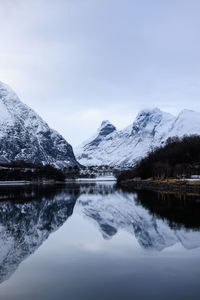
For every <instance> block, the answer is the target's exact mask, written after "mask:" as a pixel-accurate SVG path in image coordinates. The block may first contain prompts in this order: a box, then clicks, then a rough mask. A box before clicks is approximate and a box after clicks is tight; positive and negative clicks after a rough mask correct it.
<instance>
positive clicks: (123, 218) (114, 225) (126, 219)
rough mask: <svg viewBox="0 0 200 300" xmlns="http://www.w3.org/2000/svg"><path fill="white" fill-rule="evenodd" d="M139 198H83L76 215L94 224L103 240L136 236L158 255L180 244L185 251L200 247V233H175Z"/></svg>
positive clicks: (112, 195)
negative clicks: (139, 200)
mask: <svg viewBox="0 0 200 300" xmlns="http://www.w3.org/2000/svg"><path fill="white" fill-rule="evenodd" d="M137 200H138V195H137V193H135V194H130V193H124V192H122V191H118V192H116V191H114V192H113V193H111V192H109V193H104V194H103V193H102V194H100V193H98V194H96V195H95V193H94V191H93V192H92V194H85V195H84V194H82V195H80V197H79V198H78V200H77V203H76V206H75V212H78V213H79V214H81V215H83V216H84V217H86V218H88V219H89V220H90V221H92V222H93V223H94V224H95V225H96V226H97V227H98V229H99V231H100V232H101V234H102V236H103V238H105V239H111V238H112V237H113V236H114V235H116V234H117V233H118V232H119V231H121V230H122V231H125V232H128V233H130V234H131V235H133V236H134V237H135V238H136V239H137V241H138V243H139V245H140V246H141V247H142V248H144V249H151V250H156V251H161V250H164V249H165V248H167V247H170V246H173V245H175V244H177V243H180V244H181V245H182V246H183V247H184V248H185V249H194V248H198V247H200V232H199V231H197V230H196V231H195V230H193V229H187V230H186V229H185V228H184V227H181V226H179V227H178V228H177V229H173V228H172V227H170V226H169V222H168V221H167V220H165V219H161V218H158V217H156V215H153V214H151V213H150V212H149V210H147V209H146V208H145V207H143V206H142V205H140V204H139V203H138V201H137Z"/></svg>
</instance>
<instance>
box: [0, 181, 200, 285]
mask: <svg viewBox="0 0 200 300" xmlns="http://www.w3.org/2000/svg"><path fill="white" fill-rule="evenodd" d="M199 199H200V198H199V197H198V196H184V195H170V194H160V193H155V192H128V191H122V190H118V189H116V187H115V186H113V185H111V184H80V185H76V184H71V185H66V186H25V187H1V188H0V201H1V202H0V282H3V281H4V280H6V279H8V278H9V277H10V275H11V274H12V273H13V272H14V271H15V270H16V269H17V267H18V266H19V264H20V263H21V262H22V261H23V260H24V259H25V258H27V257H29V256H30V255H31V254H32V253H34V252H35V251H36V250H37V249H38V248H39V247H40V246H41V245H42V243H43V242H44V241H45V240H46V239H47V238H48V237H49V235H50V234H51V233H52V232H55V231H56V230H58V229H59V228H60V227H61V226H62V225H63V224H64V223H65V222H66V221H67V219H68V218H69V217H70V216H72V214H73V211H75V212H76V213H77V214H81V215H82V216H84V217H85V218H87V219H88V220H91V221H92V223H93V224H95V226H97V227H98V229H99V231H100V232H101V234H102V236H103V238H105V239H107V240H109V239H112V237H113V236H115V235H117V233H118V232H119V231H121V230H122V231H126V232H128V233H129V234H130V239H131V235H134V236H135V237H136V239H137V241H138V243H139V245H140V246H141V247H142V248H143V249H151V250H155V251H161V250H163V249H165V248H166V247H170V246H172V245H174V244H176V243H181V244H182V246H183V247H184V248H185V249H192V248H197V247H200V232H199V229H200V201H199ZM66 239H67V237H66ZM108 242H109V241H108Z"/></svg>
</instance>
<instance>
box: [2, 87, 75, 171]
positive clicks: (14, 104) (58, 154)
mask: <svg viewBox="0 0 200 300" xmlns="http://www.w3.org/2000/svg"><path fill="white" fill-rule="evenodd" d="M0 156H3V157H5V158H6V159H8V160H20V159H23V160H27V161H31V162H43V163H51V164H54V165H56V166H59V167H64V166H68V165H78V163H77V162H76V159H75V156H74V154H73V150H72V147H71V145H69V144H68V143H67V142H66V140H65V139H64V138H63V137H62V136H61V135H60V134H59V133H57V132H56V131H55V130H53V129H51V128H50V127H49V126H48V124H47V123H46V122H45V121H44V120H43V119H42V118H41V117H40V116H39V115H38V114H37V113H36V112H35V111H34V110H32V109H31V108H30V107H28V106H27V105H26V104H24V103H23V102H21V100H20V99H19V98H18V96H17V95H16V94H15V92H14V91H13V90H12V89H11V88H10V87H9V86H8V85H6V84H4V83H2V82H0Z"/></svg>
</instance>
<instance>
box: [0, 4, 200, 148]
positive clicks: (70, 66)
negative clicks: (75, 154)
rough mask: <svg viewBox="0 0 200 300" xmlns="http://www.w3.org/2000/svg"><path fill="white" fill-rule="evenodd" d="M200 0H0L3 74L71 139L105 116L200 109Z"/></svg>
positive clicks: (126, 120) (122, 120) (126, 119)
mask: <svg viewBox="0 0 200 300" xmlns="http://www.w3.org/2000/svg"><path fill="white" fill-rule="evenodd" d="M199 12H200V1H199V0H56V1H55V0H0V80H1V81H3V82H5V83H7V84H9V85H10V86H11V87H12V88H13V89H14V90H15V91H16V92H17V94H18V95H19V97H20V98H21V100H22V101H23V102H25V103H26V104H28V105H29V106H31V107H32V108H33V109H34V110H36V111H37V112H38V113H39V114H40V115H41V116H42V117H43V118H44V119H45V120H46V121H47V122H48V123H49V125H50V126H51V127H53V128H55V129H56V130H58V131H59V132H60V133H62V134H63V136H64V137H65V138H66V139H67V140H68V141H69V142H70V143H71V144H72V145H73V146H75V145H77V144H79V143H80V142H82V141H83V140H84V139H87V138H88V137H90V135H91V134H93V133H94V132H95V131H96V129H97V127H99V125H100V123H101V121H102V120H104V119H109V120H110V121H111V122H112V123H114V125H116V126H117V127H118V128H122V127H125V126H126V125H129V124H130V123H132V122H133V120H134V118H135V116H136V115H137V113H138V111H139V110H141V109H144V108H151V107H159V108H161V109H163V110H165V111H168V112H171V113H174V114H177V113H178V112H179V111H180V110H181V109H183V108H190V109H194V110H198V111H200V17H199Z"/></svg>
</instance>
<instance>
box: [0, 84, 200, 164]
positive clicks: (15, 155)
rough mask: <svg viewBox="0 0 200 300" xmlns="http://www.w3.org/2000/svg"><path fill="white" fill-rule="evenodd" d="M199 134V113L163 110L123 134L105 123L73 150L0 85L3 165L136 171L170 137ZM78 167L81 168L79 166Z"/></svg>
mask: <svg viewBox="0 0 200 300" xmlns="http://www.w3.org/2000/svg"><path fill="white" fill-rule="evenodd" d="M199 132H200V113H198V112H194V111H191V110H183V111H181V113H180V114H179V115H178V116H177V117H175V116H173V115H171V114H169V113H166V112H163V111H161V110H160V109H158V108H156V109H152V110H143V111H141V112H140V113H139V114H138V116H137V118H136V120H135V121H134V122H133V124H132V125H130V126H128V127H126V128H125V129H123V130H117V128H116V127H115V126H114V125H113V124H111V123H110V122H109V121H103V122H102V124H101V126H100V128H99V129H98V130H97V133H96V134H95V135H94V136H93V137H92V138H90V139H89V140H87V141H86V142H84V143H83V144H82V145H81V146H79V147H78V148H76V149H75V154H76V157H77V160H78V161H77V160H76V158H75V155H74V152H73V149H72V147H71V145H69V144H68V142H67V141H66V140H65V139H64V138H63V137H62V136H61V135H60V134H59V133H58V132H56V131H55V130H53V129H51V128H50V127H49V126H48V124H47V123H46V122H45V121H44V120H43V119H42V118H41V117H40V116H39V115H38V114H37V113H35V112H34V111H33V110H32V109H31V108H29V107H28V106H27V105H25V104H24V103H22V102H21V101H20V99H19V98H18V96H17V95H16V94H15V93H14V92H13V91H12V90H11V88H10V87H8V86H7V85H6V84H4V83H2V82H0V163H4V162H8V161H11V160H25V161H29V162H33V163H37V162H42V163H43V164H52V165H54V166H56V167H58V168H64V167H68V166H79V165H80V164H82V165H85V166H91V165H97V166H99V165H109V166H118V167H129V166H133V165H134V164H135V163H136V162H137V161H138V160H140V159H141V158H142V157H144V156H145V155H146V154H147V153H148V152H149V151H150V150H151V149H153V148H154V147H158V146H161V145H164V144H165V142H166V140H167V139H168V138H169V137H173V136H179V137H182V136H183V135H185V134H187V135H191V134H199ZM79 163H80V164H79Z"/></svg>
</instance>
